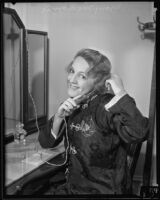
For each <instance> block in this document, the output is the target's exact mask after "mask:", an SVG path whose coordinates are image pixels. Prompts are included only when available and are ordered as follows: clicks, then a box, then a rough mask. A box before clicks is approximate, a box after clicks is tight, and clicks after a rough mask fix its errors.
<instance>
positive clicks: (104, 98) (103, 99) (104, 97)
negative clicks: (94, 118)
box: [90, 93, 114, 110]
mask: <svg viewBox="0 0 160 200" xmlns="http://www.w3.org/2000/svg"><path fill="white" fill-rule="evenodd" d="M113 97H114V95H113V94H110V93H105V94H97V95H96V97H95V98H94V99H93V100H92V101H91V102H90V108H91V109H93V110H95V109H97V108H98V107H101V106H103V105H104V104H107V103H108V102H109V101H110V100H111V99H112V98H113Z"/></svg>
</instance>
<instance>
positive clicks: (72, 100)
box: [68, 98, 77, 107]
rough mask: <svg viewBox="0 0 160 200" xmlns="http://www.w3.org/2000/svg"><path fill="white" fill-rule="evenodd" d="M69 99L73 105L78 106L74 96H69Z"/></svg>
mask: <svg viewBox="0 0 160 200" xmlns="http://www.w3.org/2000/svg"><path fill="white" fill-rule="evenodd" d="M68 101H69V102H70V103H71V104H72V105H73V107H77V104H76V102H75V100H74V98H69V99H68Z"/></svg>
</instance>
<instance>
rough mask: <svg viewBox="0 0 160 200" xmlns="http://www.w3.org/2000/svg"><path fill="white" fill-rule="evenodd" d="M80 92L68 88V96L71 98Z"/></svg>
mask: <svg viewBox="0 0 160 200" xmlns="http://www.w3.org/2000/svg"><path fill="white" fill-rule="evenodd" d="M79 94H80V93H79V92H78V91H72V90H68V96H69V97H71V98H74V97H76V96H78V95H79Z"/></svg>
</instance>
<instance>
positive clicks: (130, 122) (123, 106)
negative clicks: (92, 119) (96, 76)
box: [97, 75, 149, 143]
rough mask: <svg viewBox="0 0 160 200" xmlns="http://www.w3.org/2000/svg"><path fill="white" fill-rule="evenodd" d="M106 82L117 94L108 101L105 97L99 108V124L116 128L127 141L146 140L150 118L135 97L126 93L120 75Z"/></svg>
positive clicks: (102, 126) (113, 76) (103, 126)
mask: <svg viewBox="0 0 160 200" xmlns="http://www.w3.org/2000/svg"><path fill="white" fill-rule="evenodd" d="M106 82H107V84H110V87H112V91H113V92H114V95H115V96H114V97H113V98H112V99H111V101H110V102H108V103H105V102H107V101H106V100H105V99H103V100H102V104H101V105H100V106H99V109H97V116H98V115H99V116H100V117H99V119H98V117H97V123H98V124H99V126H100V127H101V128H103V129H105V128H107V126H108V127H109V128H110V130H113V131H115V130H116V132H117V133H118V134H119V136H120V137H121V138H122V139H123V140H124V141H125V142H126V143H131V142H137V141H143V140H145V138H146V136H147V133H148V131H149V122H148V118H146V117H144V116H143V115H142V114H141V112H140V111H139V110H138V108H137V106H136V103H135V101H134V99H133V98H132V97H130V96H129V95H128V94H127V93H126V91H125V90H124V87H123V83H122V80H121V79H120V77H118V76H117V75H112V77H111V79H109V80H107V81H106Z"/></svg>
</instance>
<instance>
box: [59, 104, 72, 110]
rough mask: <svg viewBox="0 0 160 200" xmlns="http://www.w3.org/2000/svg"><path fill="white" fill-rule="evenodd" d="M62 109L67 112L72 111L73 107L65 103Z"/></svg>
mask: <svg viewBox="0 0 160 200" xmlns="http://www.w3.org/2000/svg"><path fill="white" fill-rule="evenodd" d="M61 109H62V110H64V111H66V112H70V111H71V109H70V108H69V107H68V106H67V105H65V104H63V105H62V107H61Z"/></svg>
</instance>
